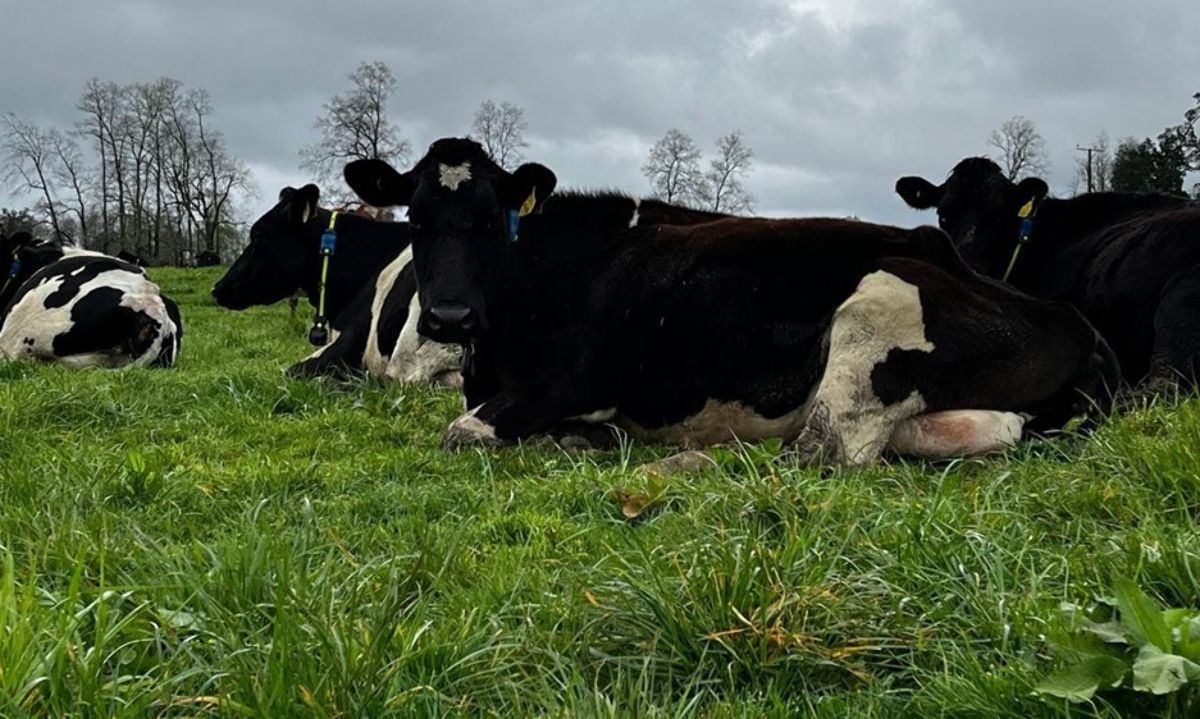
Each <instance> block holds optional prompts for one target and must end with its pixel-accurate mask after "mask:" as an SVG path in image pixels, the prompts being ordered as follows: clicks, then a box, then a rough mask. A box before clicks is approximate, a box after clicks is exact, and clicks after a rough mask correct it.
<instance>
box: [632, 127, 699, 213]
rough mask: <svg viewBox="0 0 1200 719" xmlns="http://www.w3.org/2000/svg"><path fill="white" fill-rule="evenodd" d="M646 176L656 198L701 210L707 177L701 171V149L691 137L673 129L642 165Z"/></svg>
mask: <svg viewBox="0 0 1200 719" xmlns="http://www.w3.org/2000/svg"><path fill="white" fill-rule="evenodd" d="M642 175H644V176H645V177H646V179H647V180H649V181H650V187H651V188H652V190H653V193H654V196H655V197H657V198H659V199H661V200H663V201H664V202H670V203H677V204H682V205H688V206H691V207H698V206H700V205H702V204H703V202H704V200H703V195H704V173H703V172H702V171H701V169H700V148H698V147H696V142H695V140H693V139H692V138H691V136H689V135H688V134H687V133H685V132H683V131H682V130H679V129H674V128H673V129H671V130H668V131H667V134H666V135H664V136H663V138H662V139H661V140H659V141H658V142H656V143H654V147H652V148H650V156H649V157H648V158H647V159H646V164H645V165H642Z"/></svg>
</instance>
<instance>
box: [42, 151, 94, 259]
mask: <svg viewBox="0 0 1200 719" xmlns="http://www.w3.org/2000/svg"><path fill="white" fill-rule="evenodd" d="M46 139H47V141H48V142H49V145H50V151H51V153H52V154H53V155H54V173H53V175H54V182H55V184H56V185H58V186H59V187H60V188H62V191H64V192H67V193H69V194H70V195H71V199H70V200H69V201H66V202H64V203H63V207H64V209H65V212H66V213H74V215H75V222H76V223H77V224H78V226H79V234H78V236H76V237H74V238H72V239H73V241H74V243H75V244H77V245H79V246H80V247H87V246H88V240H89V239H90V235H89V234H88V214H89V210H88V201H87V199H86V193H88V192H89V191H90V189H91V186H92V182H93V180H92V173H91V169H90V168H89V167H88V166H87V162H86V161H85V160H84V157H83V153H82V152H81V151H80V149H79V144H78V143H77V142H76V141H75V138H74V137H72V136H70V135H68V134H66V133H64V132H62V131H61V130H58V129H54V130H50V131H49V132H48V133H47V134H46Z"/></svg>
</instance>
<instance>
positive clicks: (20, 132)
mask: <svg viewBox="0 0 1200 719" xmlns="http://www.w3.org/2000/svg"><path fill="white" fill-rule="evenodd" d="M2 132H3V134H2V135H0V147H2V148H3V151H4V159H5V166H6V168H7V173H6V174H7V176H8V177H9V178H12V179H19V180H20V181H21V182H22V183H23V184H24V189H26V190H32V191H33V192H36V193H38V194H40V195H41V201H42V203H43V206H44V209H45V211H46V213H47V215H48V216H49V218H50V228H51V230H52V231H53V232H54V237H55V238H56V239H57V238H61V237H62V236H63V234H62V226H61V225H60V224H59V222H58V209H57V207H56V204H55V202H54V196H53V193H52V191H51V185H50V182H51V179H52V177H53V175H54V171H55V170H54V161H55V155H54V149H53V147H52V143H51V138H50V136H49V133H47V132H46V131H43V130H42V129H41V128H39V127H38V126H37V125H35V124H33V123H32V122H30V121H29V120H26V119H24V118H20V117H17V115H15V114H13V113H11V112H10V113H8V114H6V115H4V118H3V126H2Z"/></svg>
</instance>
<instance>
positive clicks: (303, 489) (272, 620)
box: [0, 269, 1200, 717]
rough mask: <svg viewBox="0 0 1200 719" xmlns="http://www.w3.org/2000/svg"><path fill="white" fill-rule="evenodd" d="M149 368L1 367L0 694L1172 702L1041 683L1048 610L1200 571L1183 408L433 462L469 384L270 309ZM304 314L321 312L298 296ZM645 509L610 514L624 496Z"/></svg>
mask: <svg viewBox="0 0 1200 719" xmlns="http://www.w3.org/2000/svg"><path fill="white" fill-rule="evenodd" d="M218 275H219V271H206V270H191V271H186V270H174V271H172V270H165V269H159V270H154V271H153V272H152V276H153V277H154V278H155V279H156V280H158V281H159V282H160V284H162V285H163V287H164V289H165V291H167V292H168V293H169V294H170V295H172V296H173V297H174V298H175V299H177V300H178V301H179V302H180V305H181V306H182V308H183V313H184V320H185V324H186V335H185V338H184V348H183V356H182V359H181V361H180V362H179V364H178V365H177V367H176V368H174V369H172V370H167V371H161V370H135V371H126V372H116V373H111V372H108V373H106V372H99V371H92V372H83V373H73V372H69V371H66V370H62V369H59V368H56V367H48V366H33V365H27V364H7V365H2V366H0V561H2V562H3V566H2V567H0V716H3V717H18V716H54V717H58V716H92V717H99V716H128V717H169V716H231V717H238V716H262V717H288V716H316V717H383V716H439V715H440V716H457V715H468V716H498V717H523V716H553V717H559V716H562V717H567V716H570V717H594V716H628V717H658V716H663V717H668V716H669V717H684V716H697V717H709V716H711V717H760V716H780V717H784V716H789V717H790V716H821V717H859V716H861V717H893V716H897V717H936V716H953V717H1041V716H1046V717H1057V716H1078V717H1084V716H1096V715H1100V716H1112V717H1115V716H1133V715H1141V716H1147V717H1160V716H1186V715H1189V710H1190V711H1195V710H1196V706H1194V705H1193V706H1191V707H1188V706H1187V705H1186V704H1185V702H1184V699H1185V698H1186V697H1180V696H1175V697H1166V698H1157V697H1134V696H1131V695H1129V694H1125V693H1121V692H1117V693H1115V694H1105V695H1101V698H1100V699H1098V700H1097V701H1096V703H1095V704H1092V705H1088V704H1082V705H1068V704H1066V703H1065V702H1058V703H1048V702H1046V701H1043V700H1042V699H1041V698H1039V697H1037V696H1034V695H1033V694H1032V689H1033V686H1034V685H1035V684H1036V683H1037V681H1038V680H1039V679H1040V678H1042V677H1043V676H1044V675H1045V674H1046V673H1047V672H1048V671H1050V670H1051V669H1052V668H1053V667H1054V666H1055V663H1054V661H1053V658H1052V656H1051V655H1050V654H1049V653H1048V651H1047V649H1046V646H1045V642H1044V639H1043V637H1044V635H1045V634H1046V633H1047V632H1048V631H1049V630H1050V629H1052V628H1053V627H1054V626H1055V625H1056V624H1057V623H1058V622H1059V621H1060V620H1059V605H1060V603H1061V602H1076V603H1087V602H1089V601H1091V600H1092V598H1093V597H1095V596H1097V595H1105V594H1108V593H1109V588H1110V587H1111V583H1112V580H1113V579H1114V578H1116V577H1131V578H1134V579H1136V581H1137V582H1138V583H1139V584H1140V586H1142V587H1143V588H1144V589H1145V590H1146V591H1147V592H1149V593H1150V594H1151V595H1153V596H1155V597H1157V598H1158V599H1159V600H1160V601H1162V602H1164V603H1166V604H1170V605H1174V606H1186V607H1191V606H1195V605H1196V603H1197V597H1198V596H1200V578H1198V577H1200V534H1198V532H1197V528H1196V512H1197V510H1198V509H1200V477H1198V473H1200V457H1198V456H1197V451H1198V449H1200V403H1195V402H1189V403H1184V404H1182V405H1181V406H1179V407H1176V408H1174V409H1164V408H1151V409H1149V410H1145V411H1142V412H1139V413H1137V414H1134V415H1130V416H1128V417H1126V418H1124V419H1122V420H1120V421H1115V422H1113V423H1111V424H1109V425H1108V426H1106V427H1105V428H1103V429H1102V430H1101V431H1100V432H1099V433H1097V434H1096V435H1094V436H1092V437H1090V438H1086V439H1081V438H1068V439H1064V440H1062V441H1059V442H1055V443H1043V444H1036V445H1033V444H1031V445H1027V446H1024V447H1022V448H1021V449H1020V450H1017V451H1014V452H1013V453H1011V454H1010V455H1009V456H1006V457H996V458H991V459H988V460H986V461H967V462H960V463H947V464H938V465H921V464H897V465H895V466H891V467H879V468H875V469H871V470H868V471H845V472H832V473H831V472H825V473H822V472H820V471H816V470H810V469H804V468H800V467H797V466H796V465H795V464H794V463H793V462H791V461H790V460H789V459H788V458H787V457H786V455H784V456H782V457H781V456H780V453H779V452H778V451H777V448H775V447H772V446H763V447H745V448H740V449H730V450H728V451H724V452H722V453H721V455H720V459H721V466H720V467H717V468H713V469H711V470H709V471H707V472H705V473H703V474H699V475H696V476H694V477H688V478H678V479H672V480H670V481H668V482H661V481H659V482H655V481H651V480H648V479H646V478H645V477H643V476H642V475H641V474H640V473H639V472H637V471H635V467H636V466H637V465H638V464H639V463H641V462H644V461H647V460H650V459H655V458H657V457H661V456H665V455H666V454H667V453H668V450H664V449H661V448H644V447H635V448H628V449H626V450H623V451H615V452H603V453H587V454H569V453H565V452H562V451H559V450H556V449H554V448H551V447H547V446H540V447H526V448H523V449H520V450H511V451H503V452H495V453H491V454H488V453H481V452H466V453H461V454H447V453H445V452H443V451H441V450H440V449H439V448H438V442H439V438H440V434H441V431H442V429H443V428H444V426H445V425H446V424H447V423H448V422H449V421H450V420H451V419H453V418H454V417H455V416H456V413H457V410H458V407H459V400H458V398H457V396H455V395H454V394H453V393H448V392H446V391H444V390H434V389H425V388H412V387H397V386H382V385H377V384H372V383H366V382H364V383H361V384H356V385H351V386H332V385H324V384H321V383H314V382H306V381H296V380H291V379H287V378H285V377H284V376H283V374H282V369H283V368H284V367H286V366H287V365H288V364H290V363H291V362H293V361H295V360H297V359H299V358H300V357H302V356H303V355H304V354H306V352H307V351H308V348H307V345H306V343H305V340H304V335H305V331H306V324H305V321H306V319H307V317H300V318H293V317H291V316H290V315H289V313H288V311H287V308H286V306H280V307H274V308H269V309H265V310H255V311H249V312H245V313H231V312H227V311H224V310H221V309H219V308H217V307H216V306H214V305H213V304H212V301H211V300H210V299H209V296H208V288H209V287H210V286H211V284H212V282H213V281H214V280H215V279H216V277H217V276H218ZM302 314H305V315H307V312H303V313H302ZM622 493H624V495H633V502H639V501H644V502H647V503H648V506H647V507H646V508H645V510H644V511H643V512H642V514H641V515H640V516H639V517H637V518H636V519H633V520H630V519H627V518H626V517H625V516H624V514H623V511H622V510H623V507H622V502H621V501H620V499H619V498H618V497H620V496H623V495H622Z"/></svg>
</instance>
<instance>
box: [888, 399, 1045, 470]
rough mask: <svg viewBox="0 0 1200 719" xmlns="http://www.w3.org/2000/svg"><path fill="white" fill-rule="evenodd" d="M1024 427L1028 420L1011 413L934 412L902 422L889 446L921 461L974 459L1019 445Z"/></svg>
mask: <svg viewBox="0 0 1200 719" xmlns="http://www.w3.org/2000/svg"><path fill="white" fill-rule="evenodd" d="M1024 426H1025V418H1024V417H1022V416H1021V415H1019V414H1013V413H1012V412H996V411H989V410H973V409H964V410H955V411H949V412H931V413H929V414H922V415H919V416H916V417H913V418H912V419H908V420H905V421H903V422H901V423H900V424H899V425H898V426H897V427H896V429H895V431H893V432H892V437H891V439H890V440H889V442H888V446H889V447H890V448H891V449H892V450H893V451H895V452H897V453H899V454H904V455H908V456H910V457H920V458H922V459H940V458H942V457H974V456H978V455H981V454H987V453H989V452H995V451H998V450H1003V449H1008V448H1010V447H1012V446H1014V445H1016V443H1017V442H1019V441H1020V439H1021V430H1022V428H1024Z"/></svg>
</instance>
